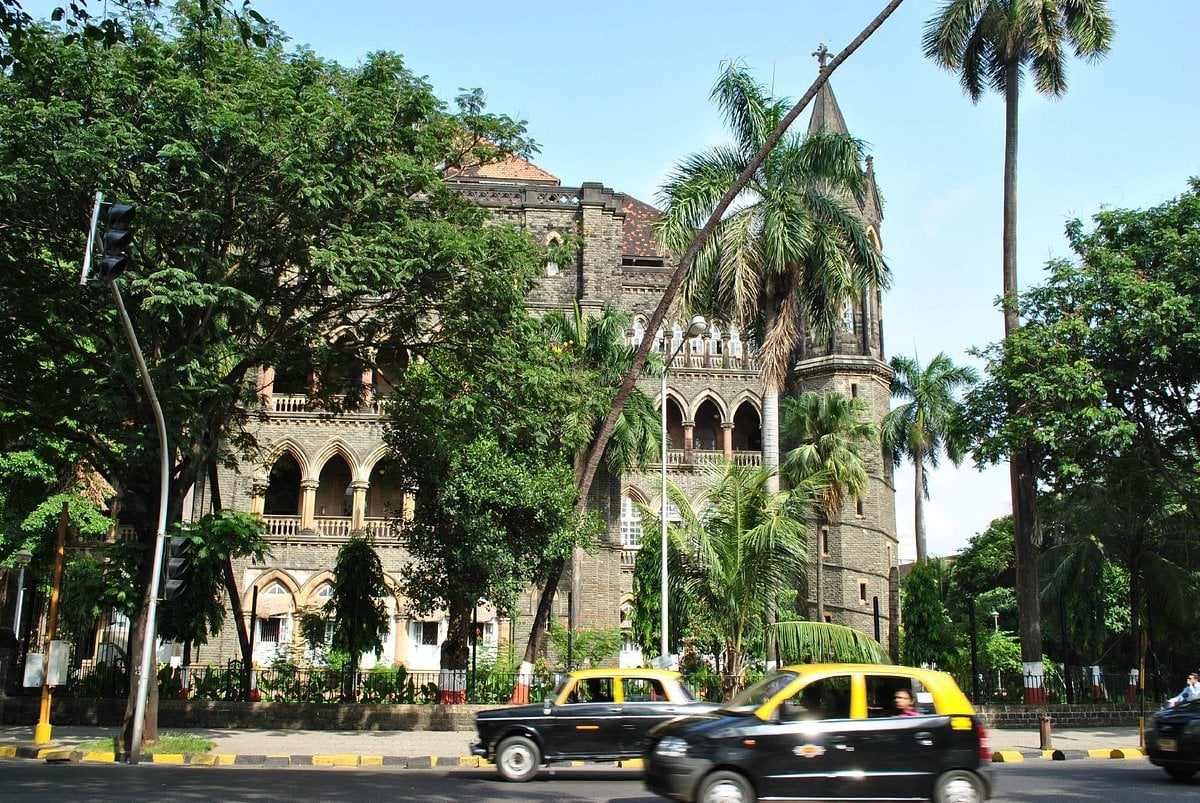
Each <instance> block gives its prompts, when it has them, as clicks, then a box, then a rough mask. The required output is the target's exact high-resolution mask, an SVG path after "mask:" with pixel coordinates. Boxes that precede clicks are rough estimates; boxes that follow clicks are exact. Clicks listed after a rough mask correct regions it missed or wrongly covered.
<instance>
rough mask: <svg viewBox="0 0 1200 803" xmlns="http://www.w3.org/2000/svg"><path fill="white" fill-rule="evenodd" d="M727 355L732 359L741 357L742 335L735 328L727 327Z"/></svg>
mask: <svg viewBox="0 0 1200 803" xmlns="http://www.w3.org/2000/svg"><path fill="white" fill-rule="evenodd" d="M729 354H730V355H731V356H733V357H741V356H742V335H741V333H740V332H738V330H737V327H736V326H731V327H729Z"/></svg>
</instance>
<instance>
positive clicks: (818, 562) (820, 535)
mask: <svg viewBox="0 0 1200 803" xmlns="http://www.w3.org/2000/svg"><path fill="white" fill-rule="evenodd" d="M828 526H829V525H828V523H827V522H826V520H825V517H824V516H822V517H821V519H820V522H819V523H818V525H817V548H816V550H814V558H815V559H814V560H813V566H815V567H816V570H817V571H816V575H817V580H816V584H817V587H816V594H815V595H814V596H815V599H814V603H815V606H816V611H815V615H814V616H813V621H814V622H824V621H825V531H826V529H828Z"/></svg>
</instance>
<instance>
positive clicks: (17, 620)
mask: <svg viewBox="0 0 1200 803" xmlns="http://www.w3.org/2000/svg"><path fill="white" fill-rule="evenodd" d="M32 560H33V553H32V552H30V551H29V550H28V549H18V550H17V551H16V552H14V553H13V562H14V563H16V565H17V605H16V610H15V611H14V612H13V638H15V639H16V640H17V641H20V640H21V613H22V608H23V607H24V605H23V603H24V601H25V567H26V566H28V565H29V562H30V561H32Z"/></svg>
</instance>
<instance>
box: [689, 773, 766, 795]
mask: <svg viewBox="0 0 1200 803" xmlns="http://www.w3.org/2000/svg"><path fill="white" fill-rule="evenodd" d="M757 799H758V798H757V797H755V794H754V787H752V786H751V785H750V782H749V781H747V780H746V779H745V777H743V776H741V775H739V774H737V773H736V772H726V771H724V770H722V771H721V772H714V773H712V774H711V775H709V776H708V777H707V778H705V779H704V783H702V784H701V785H700V794H699V795H697V796H696V803H754V801H755V800H757Z"/></svg>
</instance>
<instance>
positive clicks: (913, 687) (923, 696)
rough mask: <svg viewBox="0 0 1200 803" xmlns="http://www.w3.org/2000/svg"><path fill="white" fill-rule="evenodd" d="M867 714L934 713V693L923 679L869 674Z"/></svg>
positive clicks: (916, 714)
mask: <svg viewBox="0 0 1200 803" xmlns="http://www.w3.org/2000/svg"><path fill="white" fill-rule="evenodd" d="M866 681H867V683H866V685H867V716H868V717H899V716H925V715H928V714H932V713H934V706H933V695H931V694H930V693H929V692H928V691H927V690H926V689H925V686H924V685H923V684H922V683H921V681H919V680H917V679H916V678H909V677H893V676H888V675H879V676H868V677H867V678H866Z"/></svg>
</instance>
